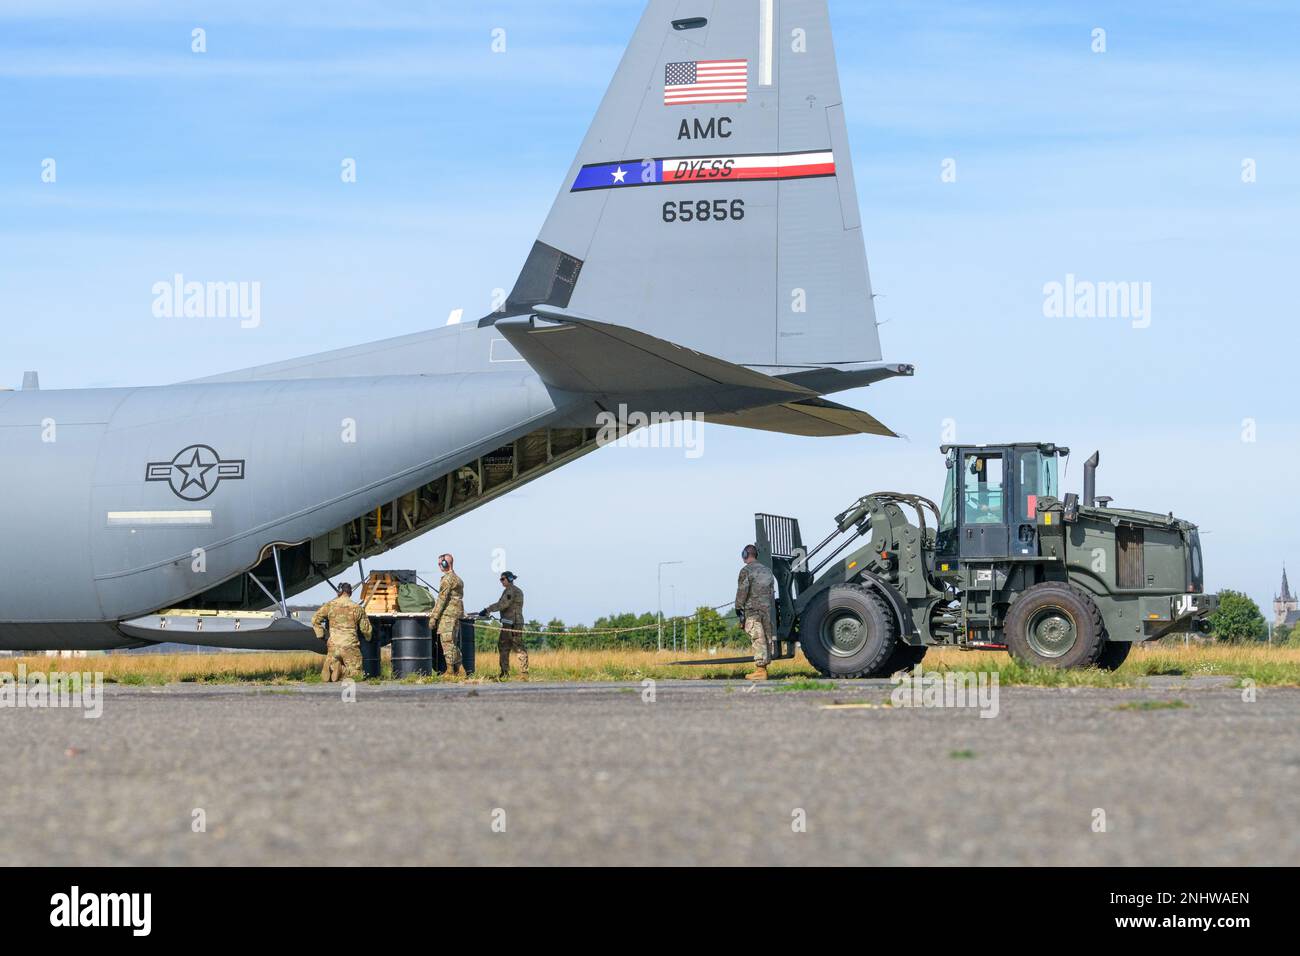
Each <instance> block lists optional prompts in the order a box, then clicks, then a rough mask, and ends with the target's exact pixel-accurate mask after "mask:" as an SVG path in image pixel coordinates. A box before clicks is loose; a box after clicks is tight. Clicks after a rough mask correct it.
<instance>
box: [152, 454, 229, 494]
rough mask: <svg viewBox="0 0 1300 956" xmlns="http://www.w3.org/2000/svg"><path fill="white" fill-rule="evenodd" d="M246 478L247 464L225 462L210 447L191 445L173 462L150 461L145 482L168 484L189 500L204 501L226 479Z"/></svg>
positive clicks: (175, 492) (174, 492)
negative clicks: (245, 468) (245, 469)
mask: <svg viewBox="0 0 1300 956" xmlns="http://www.w3.org/2000/svg"><path fill="white" fill-rule="evenodd" d="M243 477H244V461H243V459H238V460H223V459H222V457H221V456H220V455H218V454H217V453H216V452H215V451H213V450H212V448H211V447H209V446H208V445H190V446H189V447H188V448H185V449H182V450H181V451H180V452H179V453H178V454H177V455H176V457H175V458H173V459H172V460H171V461H151V462H149V464H148V465H147V466H146V467H145V473H144V480H145V481H165V482H167V483H168V484H170V485H171V489H172V493H173V494H175V495H176V497H178V498H184V499H185V500H186V501H202V500H203V499H204V498H206V497H207V496H208V495H210V494H212V492H214V491H216V490H217V485H219V484H220V483H221V482H222V480H223V479H225V480H228V481H238V480H240V479H241V478H243Z"/></svg>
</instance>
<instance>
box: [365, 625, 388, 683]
mask: <svg viewBox="0 0 1300 956" xmlns="http://www.w3.org/2000/svg"><path fill="white" fill-rule="evenodd" d="M370 626H371V635H370V640H366V639H365V638H364V637H363V638H362V639H361V673H362V675H363V676H365V677H378V676H379V644H380V635H381V631H382V630H383V625H382V624H375V623H374V622H373V621H372V622H371V625H370Z"/></svg>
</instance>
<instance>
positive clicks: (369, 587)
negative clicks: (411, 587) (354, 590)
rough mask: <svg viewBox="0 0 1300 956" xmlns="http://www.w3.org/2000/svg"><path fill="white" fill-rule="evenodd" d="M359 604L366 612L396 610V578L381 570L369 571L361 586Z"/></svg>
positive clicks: (378, 612) (381, 612) (388, 612)
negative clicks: (369, 573) (368, 575)
mask: <svg viewBox="0 0 1300 956" xmlns="http://www.w3.org/2000/svg"><path fill="white" fill-rule="evenodd" d="M361 606H362V607H364V608H365V609H366V613H367V614H394V613H396V612H397V578H395V577H394V576H393V575H391V574H387V573H386V572H383V571H374V572H371V575H370V577H369V578H367V579H366V583H365V585H364V586H363V587H362V588H361Z"/></svg>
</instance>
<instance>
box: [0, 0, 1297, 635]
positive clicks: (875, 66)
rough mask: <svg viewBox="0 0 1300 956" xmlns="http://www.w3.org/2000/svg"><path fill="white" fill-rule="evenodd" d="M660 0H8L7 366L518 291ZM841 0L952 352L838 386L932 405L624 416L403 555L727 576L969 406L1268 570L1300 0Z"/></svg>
mask: <svg viewBox="0 0 1300 956" xmlns="http://www.w3.org/2000/svg"><path fill="white" fill-rule="evenodd" d="M641 7H642V4H641V3H640V2H639V0H601V2H594V0H578V2H567V3H557V4H538V3H536V2H509V3H507V2H496V3H491V2H489V3H473V4H469V3H444V2H424V3H419V2H410V3H398V2H377V3H369V4H366V5H360V4H355V3H348V2H317V3H312V4H305V3H303V4H279V3H269V2H254V0H227V2H222V3H215V2H213V3H186V2H162V0H132V2H126V0H124V2H118V3H111V2H91V0H7V2H6V3H5V4H4V5H3V6H0V253H2V255H0V322H3V331H4V343H5V348H4V349H3V351H2V352H0V384H6V385H16V384H18V382H19V380H20V379H21V375H22V372H23V371H24V370H25V369H29V368H33V369H39V370H40V372H41V376H42V384H43V385H44V387H46V388H79V387H87V386H101V385H103V386H107V385H129V384H163V383H166V382H169V381H176V380H181V379H186V378H192V377H196V376H200V375H206V374H212V373H215V372H218V371H222V370H224V369H227V368H237V367H241V366H245V365H250V364H256V363H259V362H262V361H273V360H276V359H281V358H287V357H291V356H294V355H299V354H303V353H306V352H312V351H319V350H323V349H328V348H333V347H337V346H343V345H349V344H355V343H357V342H362V341H367V340H371V339H375V338H381V337H386V336H388V335H398V334H402V333H405V332H411V331H416V330H419V329H424V328H429V327H432V326H437V325H441V324H443V322H445V320H446V317H447V314H448V313H449V312H450V311H451V310H452V309H455V308H464V309H466V310H467V312H469V313H474V312H475V310H479V311H480V312H486V311H487V310H488V308H489V301H490V297H491V294H492V290H493V289H496V288H498V287H505V288H508V287H509V286H510V285H511V284H512V282H513V279H514V277H515V275H516V273H517V271H518V268H519V266H520V264H521V263H522V261H523V258H524V255H525V253H526V251H527V249H528V248H529V246H530V245H531V244H532V241H533V239H534V237H535V236H536V234H537V231H538V228H539V227H540V225H541V222H542V220H543V218H544V217H545V214H546V211H547V209H548V208H549V205H550V202H551V199H552V198H553V196H554V194H555V191H556V189H557V187H558V185H559V182H560V179H561V177H562V176H563V174H564V172H565V170H566V169H567V166H568V164H569V162H570V160H571V159H572V156H573V154H574V152H575V150H576V148H577V145H578V143H579V141H580V140H581V138H582V135H583V133H584V132H585V130H586V126H587V124H588V122H589V121H590V118H591V116H592V114H593V113H594V111H595V108H596V105H597V103H598V102H599V100H600V97H601V95H602V94H603V92H604V89H605V86H606V84H607V82H608V80H609V77H610V75H611V74H612V72H613V70H614V67H615V65H616V64H617V61H618V58H619V56H620V55H621V53H622V49H623V46H624V43H625V42H626V40H627V38H628V37H629V36H630V34H631V31H632V29H633V27H634V26H635V24H636V21H637V18H638V17H639V15H640V11H641ZM831 13H832V18H833V22H834V24H835V28H836V44H837V50H838V55H839V64H840V70H841V81H842V85H843V89H844V99H845V107H846V112H847V115H848V118H849V123H850V135H851V140H852V147H853V154H854V155H853V158H854V165H855V171H856V179H857V184H858V191H859V200H860V203H861V206H862V211H863V223H864V229H865V233H866V240H867V251H868V257H869V259H870V263H871V272H872V279H873V283H874V286H875V290H876V292H877V293H879V294H880V296H881V297H880V298H879V299H878V300H877V308H878V311H879V313H880V319H881V320H882V321H883V322H885V324H884V325H883V326H882V327H881V338H882V344H883V347H884V350H885V357H886V358H888V359H893V360H898V361H907V362H912V363H915V364H916V366H917V370H918V371H917V375H916V377H915V378H914V379H912V380H910V381H895V382H890V383H885V384H882V385H880V386H877V387H875V388H874V389H870V390H863V391H861V392H857V393H850V394H848V395H846V396H839V398H841V399H842V400H844V401H846V402H847V403H849V404H854V405H857V406H858V407H862V408H866V409H868V410H870V411H871V412H872V413H873V414H875V415H876V416H877V417H879V418H881V419H882V420H883V421H885V422H887V423H889V424H890V425H892V426H893V427H895V428H896V429H897V430H899V431H900V432H903V433H906V434H907V435H908V436H909V438H908V440H906V441H885V440H882V439H875V438H866V437H863V438H858V439H833V440H831V439H827V440H809V439H799V438H793V437H788V436H774V435H764V434H760V433H749V432H744V431H738V430H729V429H725V428H722V427H716V426H709V427H708V428H707V431H706V437H705V454H704V455H703V456H702V457H701V458H699V459H695V460H689V459H687V458H686V457H685V455H684V453H683V451H682V450H680V449H657V450H655V449H618V448H611V449H604V450H602V451H600V452H598V453H597V454H595V455H592V456H590V457H588V458H587V459H585V460H584V461H582V462H580V463H577V464H575V465H573V466H570V467H568V468H565V469H562V470H561V471H559V472H557V473H556V474H554V475H552V476H550V477H548V478H546V479H543V480H542V481H540V482H537V483H535V484H533V485H530V486H528V487H527V488H525V489H522V490H521V491H520V492H518V493H516V494H514V495H512V496H510V497H509V498H507V499H506V500H503V501H501V502H499V503H497V504H494V505H492V506H490V507H488V508H485V509H482V510H480V511H479V512H476V513H474V514H472V515H470V516H467V517H466V518H463V519H461V520H459V521H457V522H456V523H454V524H453V525H451V526H449V527H447V528H445V529H443V530H440V531H438V532H435V533H433V534H432V535H430V536H428V537H426V538H425V539H422V540H421V541H419V542H416V543H414V544H412V545H409V546H407V547H405V548H403V549H401V550H400V551H399V552H397V553H395V554H394V555H393V556H392V557H391V560H389V561H386V562H385V563H391V564H392V565H393V566H401V567H416V568H419V569H421V570H422V571H424V572H425V573H426V574H428V573H431V569H432V566H433V556H434V555H436V554H437V553H438V552H440V551H443V550H452V551H455V552H456V553H458V554H460V555H462V559H461V560H462V565H463V573H464V576H465V577H466V580H467V584H468V587H469V591H470V593H469V597H468V602H469V603H470V604H471V605H474V606H478V605H480V604H486V603H488V601H489V600H491V599H495V596H496V595H495V590H496V587H495V575H494V574H493V573H492V571H491V569H490V563H489V562H490V555H491V552H492V550H493V549H494V548H505V550H506V553H507V556H508V560H509V562H510V564H511V565H512V566H514V567H515V569H516V570H517V571H518V572H519V574H520V584H521V585H523V586H524V587H525V589H526V590H527V592H528V595H529V607H528V610H529V613H530V615H534V616H541V617H544V618H548V617H551V616H553V615H559V616H561V617H564V618H565V619H566V620H569V621H571V622H572V621H575V620H584V621H590V620H591V619H592V618H593V617H595V616H596V615H598V614H600V613H604V612H607V611H611V610H621V609H629V608H636V609H642V608H652V607H654V605H655V603H656V587H655V577H656V575H655V571H656V565H657V563H658V562H660V561H667V560H682V561H684V562H685V563H684V564H683V565H680V566H673V567H671V568H668V569H665V572H664V582H665V583H664V592H663V593H664V598H663V600H664V604H665V606H666V607H669V609H671V603H672V601H674V600H675V602H676V605H677V607H678V608H687V607H692V606H694V605H696V604H709V605H715V604H719V603H721V602H722V601H724V600H726V599H727V597H728V596H729V593H730V589H731V586H732V583H733V581H734V576H735V570H736V565H737V559H736V552H737V550H738V548H739V545H740V544H742V543H743V542H744V541H745V540H747V539H748V538H750V537H751V536H752V514H753V512H754V511H757V510H770V511H778V512H783V513H789V514H793V515H796V516H799V517H801V518H802V519H803V520H804V522H805V525H806V527H807V528H808V536H810V537H820V532H821V529H823V528H824V527H826V526H827V525H828V524H829V518H830V516H831V515H833V514H834V513H835V512H837V511H839V510H840V509H841V508H843V507H844V506H845V505H846V504H847V503H848V502H849V501H851V500H852V499H853V498H855V497H856V496H858V495H859V494H862V493H865V492H867V491H871V490H875V489H877V488H911V489H915V490H917V491H920V492H922V493H929V494H932V495H936V496H937V494H938V492H939V485H940V483H941V481H942V477H943V467H942V463H941V459H940V458H939V455H938V453H937V445H938V444H939V442H940V441H941V439H942V438H944V437H945V436H944V429H945V427H950V428H955V430H956V435H957V437H958V438H959V439H960V440H969V441H1006V440H1035V439H1043V440H1053V441H1057V442H1059V443H1063V444H1067V445H1070V446H1071V447H1072V448H1074V449H1075V450H1076V451H1077V452H1081V454H1078V455H1076V458H1077V461H1076V462H1075V463H1073V464H1072V465H1071V467H1070V469H1069V473H1068V477H1067V482H1066V483H1067V486H1069V487H1077V486H1078V484H1079V483H1080V473H1081V463H1082V459H1083V458H1084V457H1086V455H1087V454H1088V453H1089V452H1091V450H1092V449H1093V448H1101V449H1102V454H1103V464H1102V469H1101V472H1100V474H1099V485H1100V486H1101V490H1102V491H1103V492H1104V493H1106V494H1110V495H1113V496H1114V497H1115V498H1116V500H1117V503H1118V504H1130V505H1134V506H1139V507H1149V508H1151V509H1153V510H1169V509H1172V510H1173V511H1175V512H1176V513H1177V514H1180V515H1182V516H1185V517H1188V518H1191V519H1192V520H1195V521H1198V522H1199V523H1200V524H1201V525H1202V527H1203V528H1204V529H1205V531H1206V532H1207V534H1206V539H1205V541H1206V549H1207V555H1206V563H1207V566H1208V572H1209V583H1210V584H1211V585H1212V586H1214V587H1221V586H1228V587H1234V588H1239V589H1243V590H1246V591H1248V592H1249V593H1251V594H1252V595H1253V596H1254V597H1255V598H1256V599H1257V600H1260V601H1261V602H1263V601H1269V600H1271V598H1272V594H1273V590H1274V589H1275V587H1276V584H1277V580H1278V577H1279V571H1280V566H1281V563H1282V562H1283V561H1284V560H1288V559H1289V560H1290V562H1291V566H1292V569H1293V571H1294V572H1295V573H1294V574H1293V579H1294V580H1300V544H1297V543H1296V539H1295V534H1294V529H1295V528H1296V527H1297V525H1298V524H1300V520H1297V519H1300V505H1298V504H1297V495H1296V493H1295V492H1294V490H1293V485H1294V483H1295V481H1296V479H1297V477H1298V476H1300V420H1298V419H1297V413H1296V410H1295V409H1296V391H1297V390H1296V376H1295V374H1294V371H1295V368H1296V356H1297V345H1298V344H1300V336H1297V334H1296V332H1295V321H1296V318H1297V306H1296V299H1295V294H1294V278H1293V277H1294V276H1295V275H1296V271H1297V262H1300V216H1298V215H1297V213H1298V212H1300V65H1297V58H1296V51H1295V38H1296V37H1297V36H1300V8H1297V7H1296V6H1295V5H1294V4H1291V3H1265V2H1235V3H1228V2H1223V3H1195V2H1193V3H1148V4H1141V5H1134V4H1128V3H1068V4H1066V3H1060V4H1052V3H1045V4H1040V5H1035V6H1034V7H1032V8H1030V7H1025V6H1024V5H1022V4H1018V3H998V4H978V5H972V4H967V3H957V2H952V3H949V2H924V0H922V2H908V3H898V4H890V5H886V4H881V3H873V2H860V0H858V2H852V3H850V2H845V0H838V2H837V0H832V2H831ZM194 27H202V28H204V29H205V30H206V32H207V47H208V49H207V52H206V53H204V54H201V55H196V54H193V53H191V52H190V44H191V30H192V29H193V28H194ZM1097 27H1101V28H1103V29H1105V31H1106V47H1107V49H1106V52H1105V53H1100V54H1098V53H1093V52H1092V51H1091V49H1090V46H1091V43H1092V36H1091V35H1092V31H1093V29H1094V28H1097ZM496 28H502V29H504V30H505V31H506V44H507V51H506V53H504V54H493V53H492V52H491V49H490V44H491V39H492V36H491V34H492V31H493V30H494V29H496ZM344 157H353V158H355V159H356V160H357V168H358V181H357V183H355V184H352V185H343V184H342V183H341V182H340V178H339V168H340V162H341V161H342V159H343V158H344ZM45 158H54V159H55V160H56V162H57V181H56V182H55V183H52V184H49V183H42V182H41V163H42V161H43V160H44V159H45ZM948 158H952V159H954V160H955V161H956V169H957V180H956V182H948V183H945V182H941V179H940V170H941V163H942V162H943V161H944V160H945V159H948ZM1246 159H1253V160H1254V161H1255V167H1256V170H1257V180H1256V181H1255V182H1253V183H1243V182H1242V176H1241V171H1242V163H1243V160H1246ZM176 272H181V273H184V274H186V275H187V276H191V277H196V278H215V279H251V280H257V281H260V282H261V284H262V314H263V322H262V325H261V326H260V327H259V328H257V329H251V330H250V329H241V328H240V327H239V325H238V323H237V322H234V321H229V320H214V319H206V320H189V321H185V320H174V319H172V320H168V319H157V318H155V317H154V316H153V315H152V313H151V308H150V307H151V304H152V294H151V292H150V289H151V286H152V285H153V283H154V282H157V281H159V280H162V279H168V278H170V277H171V275H172V274H174V273H176ZM1067 274H1073V275H1076V276H1078V277H1079V278H1080V279H1089V280H1093V281H1136V282H1150V283H1151V289H1152V315H1151V324H1150V327H1148V328H1133V327H1132V323H1131V322H1129V321H1128V320H1125V319H1079V318H1074V319H1066V318H1046V317H1044V314H1043V308H1042V304H1043V286H1044V284H1045V283H1048V282H1052V281H1064V279H1065V277H1066V275H1067ZM1246 420H1250V421H1251V422H1253V427H1254V440H1253V441H1244V440H1243V437H1242V436H1243V428H1244V427H1248V426H1243V422H1245V421H1246ZM286 427H291V423H287V422H286Z"/></svg>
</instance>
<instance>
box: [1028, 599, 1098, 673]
mask: <svg viewBox="0 0 1300 956" xmlns="http://www.w3.org/2000/svg"><path fill="white" fill-rule="evenodd" d="M1002 631H1003V634H1004V635H1005V638H1006V642H1007V650H1008V651H1010V653H1011V656H1012V657H1014V658H1015V659H1016V660H1018V661H1020V663H1022V664H1027V665H1029V666H1031V667H1056V668H1060V669H1066V668H1073V667H1091V666H1093V665H1094V664H1096V663H1097V660H1098V658H1100V657H1101V654H1102V651H1103V650H1105V647H1106V625H1105V623H1104V622H1103V621H1102V618H1101V610H1100V609H1099V608H1098V607H1097V604H1096V602H1094V601H1093V599H1092V598H1090V597H1089V596H1088V595H1087V594H1085V593H1084V592H1083V591H1081V590H1079V589H1078V588H1075V587H1071V586H1070V585H1068V584H1065V583H1063V582H1060V581H1044V582H1042V583H1041V584H1035V585H1034V586H1033V587H1031V588H1029V589H1027V590H1026V591H1025V592H1024V593H1023V594H1022V595H1020V597H1019V598H1018V599H1017V600H1016V602H1015V603H1014V604H1012V605H1011V610H1009V611H1008V612H1007V619H1006V622H1005V623H1004V624H1003V627H1002Z"/></svg>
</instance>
